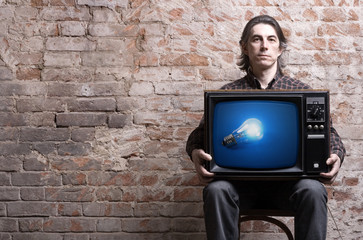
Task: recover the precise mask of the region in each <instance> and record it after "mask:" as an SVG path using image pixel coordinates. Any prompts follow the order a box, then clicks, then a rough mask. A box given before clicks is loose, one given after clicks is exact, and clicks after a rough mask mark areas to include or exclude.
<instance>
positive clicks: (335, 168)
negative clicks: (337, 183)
mask: <svg viewBox="0 0 363 240" xmlns="http://www.w3.org/2000/svg"><path fill="white" fill-rule="evenodd" d="M326 164H327V165H328V166H331V169H330V172H328V173H320V176H321V177H322V178H321V179H320V180H321V181H322V182H323V183H328V184H332V183H333V182H334V180H335V178H336V177H337V175H338V172H339V169H340V165H341V160H340V158H339V156H338V155H336V154H331V155H330V158H328V160H326Z"/></svg>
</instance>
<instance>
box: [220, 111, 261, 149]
mask: <svg viewBox="0 0 363 240" xmlns="http://www.w3.org/2000/svg"><path fill="white" fill-rule="evenodd" d="M262 136H263V128H262V123H261V121H260V120H258V119H256V118H249V119H247V120H246V121H245V122H244V123H243V124H242V125H241V126H239V127H238V128H237V129H236V130H234V131H233V132H232V133H231V134H229V135H227V136H225V137H224V139H223V142H222V144H223V145H224V146H226V147H231V146H234V145H236V144H239V143H251V142H255V141H258V140H260V139H261V138H262Z"/></svg>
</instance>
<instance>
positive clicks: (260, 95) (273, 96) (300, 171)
mask: <svg viewBox="0 0 363 240" xmlns="http://www.w3.org/2000/svg"><path fill="white" fill-rule="evenodd" d="M320 92H323V93H328V94H327V101H328V103H329V91H328V90H321V89H318V90H313V89H306V90H305V89H297V90H293V89H292V90H206V91H205V92H204V104H205V106H204V110H205V116H204V118H205V119H204V121H205V147H206V149H205V150H206V153H209V154H210V155H211V156H212V161H210V162H207V163H206V168H207V170H208V171H210V172H213V173H215V176H216V177H217V178H218V177H223V178H226V177H227V178H238V179H257V180H258V179H273V180H279V179H299V178H306V177H309V178H317V177H319V176H320V172H317V173H314V174H311V173H309V174H307V173H306V166H305V162H306V161H305V137H306V129H305V128H306V111H305V105H306V103H305V97H306V95H307V94H311V93H313V94H315V93H320ZM236 100H272V101H280V102H291V103H294V104H296V106H297V108H298V113H299V116H298V117H299V120H300V124H299V130H298V131H299V133H300V143H301V144H300V147H299V150H298V156H297V160H296V164H295V165H294V166H293V167H287V168H277V169H242V168H238V169H235V168H226V167H221V166H218V165H217V164H216V163H215V161H214V160H213V156H214V154H213V147H212V146H213V143H212V141H213V116H214V107H215V106H216V104H217V103H219V102H224V101H236ZM327 111H328V115H329V104H327ZM326 121H327V122H328V124H327V125H328V126H329V129H330V124H329V120H328V119H327V120H326ZM325 134H326V137H327V139H328V141H329V140H330V139H329V137H330V136H329V135H330V132H329V131H328V132H327V133H325ZM328 151H330V150H329V149H328Z"/></svg>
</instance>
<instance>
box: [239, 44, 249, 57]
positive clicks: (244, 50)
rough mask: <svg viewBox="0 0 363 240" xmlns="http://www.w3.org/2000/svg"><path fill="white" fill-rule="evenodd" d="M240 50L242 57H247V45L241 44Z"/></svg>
mask: <svg viewBox="0 0 363 240" xmlns="http://www.w3.org/2000/svg"><path fill="white" fill-rule="evenodd" d="M241 50H242V53H243V54H244V55H247V56H248V50H247V44H245V43H241Z"/></svg>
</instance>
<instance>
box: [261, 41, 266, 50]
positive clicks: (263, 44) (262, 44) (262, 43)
mask: <svg viewBox="0 0 363 240" xmlns="http://www.w3.org/2000/svg"><path fill="white" fill-rule="evenodd" d="M261 49H263V50H267V49H268V41H267V40H262V41H261Z"/></svg>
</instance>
